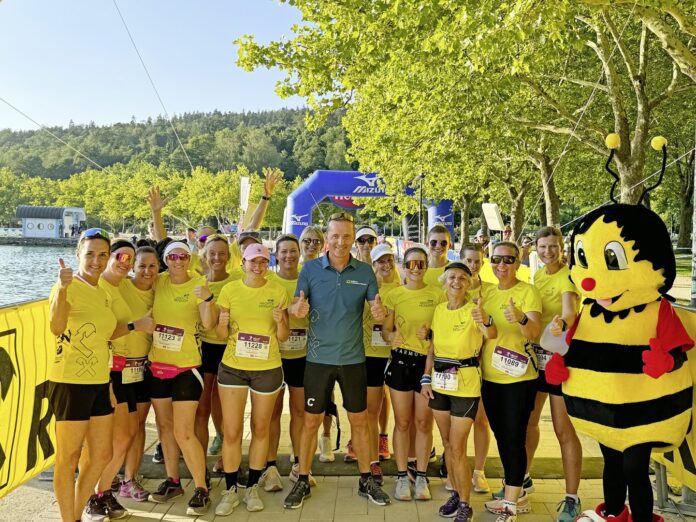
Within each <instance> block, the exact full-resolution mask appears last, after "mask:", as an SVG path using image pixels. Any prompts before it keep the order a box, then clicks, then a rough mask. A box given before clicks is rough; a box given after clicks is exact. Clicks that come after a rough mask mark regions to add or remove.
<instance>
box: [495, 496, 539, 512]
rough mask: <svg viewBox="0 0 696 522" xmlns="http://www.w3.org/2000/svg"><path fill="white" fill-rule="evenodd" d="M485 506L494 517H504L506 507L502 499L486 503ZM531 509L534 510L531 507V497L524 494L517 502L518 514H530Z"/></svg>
mask: <svg viewBox="0 0 696 522" xmlns="http://www.w3.org/2000/svg"><path fill="white" fill-rule="evenodd" d="M484 506H485V508H486V509H487V510H488V511H489V512H490V513H493V514H494V515H502V514H504V513H505V511H506V509H505V506H504V505H503V501H502V500H501V499H497V500H491V501H489V502H486V503H485V504H484ZM531 509H532V508H531V506H530V505H529V495H527V494H526V493H524V494H523V495H522V496H521V497H520V498H519V499H518V500H517V513H529V512H530V511H531Z"/></svg>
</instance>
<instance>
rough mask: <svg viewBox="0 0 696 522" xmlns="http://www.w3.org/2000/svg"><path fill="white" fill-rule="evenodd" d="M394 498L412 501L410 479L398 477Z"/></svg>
mask: <svg viewBox="0 0 696 522" xmlns="http://www.w3.org/2000/svg"><path fill="white" fill-rule="evenodd" d="M394 498H395V499H396V500H411V483H410V481H409V480H408V477H396V487H395V488H394Z"/></svg>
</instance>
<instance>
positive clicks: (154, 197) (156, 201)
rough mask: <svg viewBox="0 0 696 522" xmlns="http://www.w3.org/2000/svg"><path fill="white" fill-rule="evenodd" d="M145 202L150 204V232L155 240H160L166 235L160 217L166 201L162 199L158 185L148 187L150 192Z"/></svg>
mask: <svg viewBox="0 0 696 522" xmlns="http://www.w3.org/2000/svg"><path fill="white" fill-rule="evenodd" d="M147 202H148V203H149V205H150V212H151V213H152V222H153V224H154V226H153V227H152V234H153V235H154V237H153V238H152V239H154V240H155V241H162V240H163V239H164V238H165V237H167V230H166V229H165V228H164V220H163V219H162V209H163V208H164V207H165V206H166V205H167V201H166V200H165V199H162V196H161V194H160V189H159V187H150V192H149V193H148V196H147Z"/></svg>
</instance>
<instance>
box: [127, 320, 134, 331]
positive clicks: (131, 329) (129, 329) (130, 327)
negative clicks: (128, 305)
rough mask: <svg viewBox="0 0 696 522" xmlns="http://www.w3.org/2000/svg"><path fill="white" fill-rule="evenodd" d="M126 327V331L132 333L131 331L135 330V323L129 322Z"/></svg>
mask: <svg viewBox="0 0 696 522" xmlns="http://www.w3.org/2000/svg"><path fill="white" fill-rule="evenodd" d="M127 326H128V331H129V332H132V331H133V330H135V323H133V322H130V323H128V325H127Z"/></svg>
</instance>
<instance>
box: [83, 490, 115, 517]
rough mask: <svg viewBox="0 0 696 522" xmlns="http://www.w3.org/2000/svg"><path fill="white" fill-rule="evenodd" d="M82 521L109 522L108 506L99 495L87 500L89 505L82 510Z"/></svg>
mask: <svg viewBox="0 0 696 522" xmlns="http://www.w3.org/2000/svg"><path fill="white" fill-rule="evenodd" d="M82 520H91V521H92V522H109V511H108V509H107V508H106V504H105V503H104V502H102V499H101V498H99V497H98V496H97V495H92V496H91V497H89V499H88V500H87V505H86V506H85V509H83V510H82Z"/></svg>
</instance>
